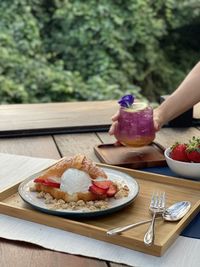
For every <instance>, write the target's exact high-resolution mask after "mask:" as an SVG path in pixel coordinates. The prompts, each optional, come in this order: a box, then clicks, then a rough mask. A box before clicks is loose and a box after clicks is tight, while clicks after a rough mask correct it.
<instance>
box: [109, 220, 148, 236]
mask: <svg viewBox="0 0 200 267" xmlns="http://www.w3.org/2000/svg"><path fill="white" fill-rule="evenodd" d="M151 221H152V220H146V221H141V222H138V223H133V224H129V225H126V226H122V227H117V228H113V229H110V230H108V231H107V232H106V233H107V235H116V234H120V233H122V232H124V231H127V230H129V229H131V228H134V227H137V226H139V225H142V224H145V223H149V222H151Z"/></svg>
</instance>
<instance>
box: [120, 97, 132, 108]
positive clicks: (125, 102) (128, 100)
mask: <svg viewBox="0 0 200 267" xmlns="http://www.w3.org/2000/svg"><path fill="white" fill-rule="evenodd" d="M133 102H134V96H133V95H125V96H123V97H122V98H121V99H120V100H119V101H118V103H119V104H120V106H121V107H124V108H130V107H131V106H132V104H133Z"/></svg>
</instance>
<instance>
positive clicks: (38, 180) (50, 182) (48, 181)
mask: <svg viewBox="0 0 200 267" xmlns="http://www.w3.org/2000/svg"><path fill="white" fill-rule="evenodd" d="M34 182H35V183H41V184H43V185H46V186H51V187H55V188H60V183H58V182H56V181H54V180H52V179H41V178H36V179H35V180H34Z"/></svg>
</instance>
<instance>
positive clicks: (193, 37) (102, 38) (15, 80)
mask: <svg viewBox="0 0 200 267" xmlns="http://www.w3.org/2000/svg"><path fill="white" fill-rule="evenodd" d="M199 43H200V5H199V4H198V3H197V1H192V0H179V1H176V0H157V1H147V0H129V1H123V0H109V1H107V0H101V1H95V0H87V1H82V0H73V1H72V0H48V1H46V0H1V1H0V102H1V103H28V102H32V103H33V102H51V101H72V100H94V99H95V100H101V99H116V98H119V97H120V96H122V95H123V94H125V93H133V94H135V95H136V96H137V97H138V98H142V97H145V98H148V99H149V100H150V101H156V100H157V99H158V97H159V95H161V94H167V93H170V92H171V91H173V90H174V89H175V88H176V86H177V85H178V84H179V83H180V81H181V80H182V79H183V78H184V76H185V75H186V73H187V72H188V71H189V70H190V69H191V68H192V67H193V65H194V64H195V63H196V62H197V61H199Z"/></svg>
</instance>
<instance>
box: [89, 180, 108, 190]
mask: <svg viewBox="0 0 200 267" xmlns="http://www.w3.org/2000/svg"><path fill="white" fill-rule="evenodd" d="M92 184H93V185H95V186H97V187H99V188H101V189H104V190H108V188H109V187H110V185H111V184H112V181H109V180H106V181H93V182H92Z"/></svg>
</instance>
